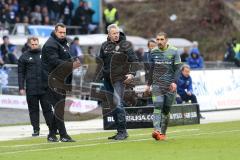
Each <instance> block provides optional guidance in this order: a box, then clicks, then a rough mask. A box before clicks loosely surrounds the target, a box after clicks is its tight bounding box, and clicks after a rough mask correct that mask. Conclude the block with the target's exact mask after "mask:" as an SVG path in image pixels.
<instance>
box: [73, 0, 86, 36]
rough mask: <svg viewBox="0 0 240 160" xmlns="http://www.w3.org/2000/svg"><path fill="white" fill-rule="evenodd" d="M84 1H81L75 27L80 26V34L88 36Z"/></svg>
mask: <svg viewBox="0 0 240 160" xmlns="http://www.w3.org/2000/svg"><path fill="white" fill-rule="evenodd" d="M84 3H85V2H84V1H79V6H78V8H77V10H76V12H75V15H74V25H76V26H80V30H79V33H80V34H87V33H88V22H87V17H86V14H85V9H84V6H85V4H84Z"/></svg>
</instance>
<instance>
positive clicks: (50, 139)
mask: <svg viewBox="0 0 240 160" xmlns="http://www.w3.org/2000/svg"><path fill="white" fill-rule="evenodd" d="M47 140H48V142H59V141H58V138H57V136H56V135H55V134H49V135H48V137H47Z"/></svg>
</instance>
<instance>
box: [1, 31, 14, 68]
mask: <svg viewBox="0 0 240 160" xmlns="http://www.w3.org/2000/svg"><path fill="white" fill-rule="evenodd" d="M15 52H16V46H15V45H13V44H11V43H10V42H9V37H8V36H3V44H2V45H1V56H2V60H3V61H4V63H5V64H17V57H16V55H15V54H16V53H15Z"/></svg>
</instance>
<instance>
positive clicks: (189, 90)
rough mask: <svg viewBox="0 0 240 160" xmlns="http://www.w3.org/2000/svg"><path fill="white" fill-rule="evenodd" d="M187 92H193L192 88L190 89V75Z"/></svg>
mask: <svg viewBox="0 0 240 160" xmlns="http://www.w3.org/2000/svg"><path fill="white" fill-rule="evenodd" d="M187 90H188V92H191V93H193V89H192V78H191V77H190V78H189V85H188V89H187Z"/></svg>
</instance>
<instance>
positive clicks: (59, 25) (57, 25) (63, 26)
mask: <svg viewBox="0 0 240 160" xmlns="http://www.w3.org/2000/svg"><path fill="white" fill-rule="evenodd" d="M58 27H62V28H66V26H65V24H63V23H57V24H56V25H55V31H56V30H57V29H58Z"/></svg>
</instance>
